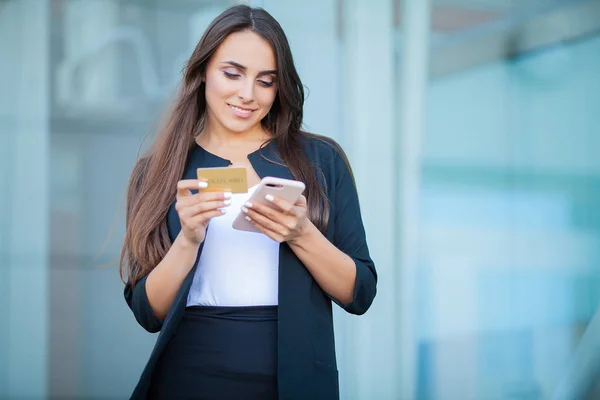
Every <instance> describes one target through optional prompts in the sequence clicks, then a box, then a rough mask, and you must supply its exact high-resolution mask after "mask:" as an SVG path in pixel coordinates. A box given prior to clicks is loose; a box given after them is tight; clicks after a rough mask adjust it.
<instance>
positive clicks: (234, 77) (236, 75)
mask: <svg viewBox="0 0 600 400" xmlns="http://www.w3.org/2000/svg"><path fill="white" fill-rule="evenodd" d="M223 73H224V74H225V76H226V77H227V78H229V79H237V78H239V77H240V75H239V74H233V73H231V72H227V71H223Z"/></svg>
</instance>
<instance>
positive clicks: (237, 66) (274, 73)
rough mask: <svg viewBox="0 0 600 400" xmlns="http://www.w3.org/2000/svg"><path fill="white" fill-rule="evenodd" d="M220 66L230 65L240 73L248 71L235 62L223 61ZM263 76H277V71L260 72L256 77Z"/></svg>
mask: <svg viewBox="0 0 600 400" xmlns="http://www.w3.org/2000/svg"><path fill="white" fill-rule="evenodd" d="M221 64H228V65H231V66H232V67H236V68H238V69H240V70H242V71H246V70H247V69H248V68H246V67H244V66H243V65H242V64H239V63H236V62H235V61H223V62H222V63H221ZM263 75H277V70H275V69H270V70H267V71H260V72H259V73H258V76H263Z"/></svg>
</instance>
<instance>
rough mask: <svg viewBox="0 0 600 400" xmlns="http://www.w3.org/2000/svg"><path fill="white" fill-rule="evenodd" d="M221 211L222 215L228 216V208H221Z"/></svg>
mask: <svg viewBox="0 0 600 400" xmlns="http://www.w3.org/2000/svg"><path fill="white" fill-rule="evenodd" d="M219 211H221V213H222V214H226V213H227V209H226V208H219Z"/></svg>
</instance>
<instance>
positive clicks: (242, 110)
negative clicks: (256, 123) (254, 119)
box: [229, 104, 254, 115]
mask: <svg viewBox="0 0 600 400" xmlns="http://www.w3.org/2000/svg"><path fill="white" fill-rule="evenodd" d="M229 107H231V109H232V110H233V111H235V112H236V113H240V114H244V115H250V114H252V112H253V111H254V110H250V109H247V108H241V107H236V106H233V105H231V104H229Z"/></svg>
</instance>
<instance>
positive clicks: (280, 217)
mask: <svg viewBox="0 0 600 400" xmlns="http://www.w3.org/2000/svg"><path fill="white" fill-rule="evenodd" d="M244 206H245V207H246V208H249V209H252V210H254V211H256V212H258V213H260V214H261V215H264V216H265V217H267V218H269V219H270V220H273V221H275V222H279V223H281V224H283V223H284V222H286V220H287V219H288V218H290V216H289V215H286V214H285V213H284V212H283V211H281V210H279V209H278V208H274V207H270V206H267V205H263V204H259V203H250V202H246V203H245V204H244Z"/></svg>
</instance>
